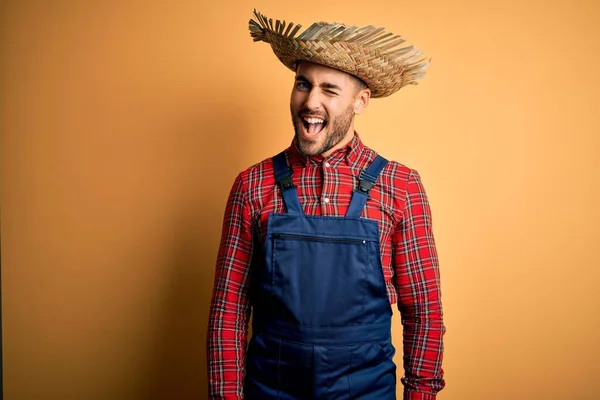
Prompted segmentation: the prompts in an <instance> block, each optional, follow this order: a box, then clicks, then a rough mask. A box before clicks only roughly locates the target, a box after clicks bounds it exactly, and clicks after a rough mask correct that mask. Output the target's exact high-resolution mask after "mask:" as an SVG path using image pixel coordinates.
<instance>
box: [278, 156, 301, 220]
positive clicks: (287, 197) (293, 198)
mask: <svg viewBox="0 0 600 400" xmlns="http://www.w3.org/2000/svg"><path fill="white" fill-rule="evenodd" d="M273 167H274V168H275V181H276V182H277V184H278V185H279V186H280V187H281V190H282V193H283V201H284V203H285V206H286V208H287V212H288V214H297V215H304V211H303V210H302V206H301V205H300V199H299V198H298V190H297V188H296V186H295V185H294V183H293V182H292V175H293V172H292V169H291V168H290V167H289V166H288V165H287V160H286V159H285V152H283V151H282V152H281V153H279V154H277V155H276V156H275V157H273Z"/></svg>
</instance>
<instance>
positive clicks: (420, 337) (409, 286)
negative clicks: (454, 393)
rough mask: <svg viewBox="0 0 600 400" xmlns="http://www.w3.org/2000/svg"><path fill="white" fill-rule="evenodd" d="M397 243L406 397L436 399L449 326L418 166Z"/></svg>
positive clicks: (410, 181)
mask: <svg viewBox="0 0 600 400" xmlns="http://www.w3.org/2000/svg"><path fill="white" fill-rule="evenodd" d="M393 244H394V265H395V272H396V273H395V284H396V289H397V291H398V299H399V300H398V308H399V310H400V313H401V318H402V325H403V330H404V337H403V346H404V376H403V377H402V379H401V381H402V383H403V384H404V399H405V400H406V399H411V400H413V399H415V400H432V399H435V398H436V394H437V393H438V392H439V391H440V390H442V389H443V388H444V386H445V381H444V377H443V370H442V356H443V340H442V338H443V335H444V333H445V327H444V324H443V312H442V303H441V291H440V275H439V263H438V257H437V251H436V248H435V242H434V238H433V231H432V225H431V210H430V208H429V203H428V200H427V195H426V193H425V189H424V188H423V185H422V183H421V180H420V177H419V174H418V173H417V172H416V171H411V173H410V175H409V177H408V184H407V192H406V206H405V209H404V213H403V218H402V220H401V221H400V222H399V224H398V226H397V227H396V231H395V233H394V236H393Z"/></svg>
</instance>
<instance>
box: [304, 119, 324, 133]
mask: <svg viewBox="0 0 600 400" xmlns="http://www.w3.org/2000/svg"><path fill="white" fill-rule="evenodd" d="M301 121H302V125H304V129H305V130H306V133H307V134H309V135H318V134H319V133H320V132H321V131H322V130H323V128H325V126H327V121H326V120H325V119H323V118H318V117H302V118H301Z"/></svg>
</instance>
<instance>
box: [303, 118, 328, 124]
mask: <svg viewBox="0 0 600 400" xmlns="http://www.w3.org/2000/svg"><path fill="white" fill-rule="evenodd" d="M304 120H305V121H306V122H308V123H309V124H322V123H323V122H325V121H324V120H322V119H321V118H304Z"/></svg>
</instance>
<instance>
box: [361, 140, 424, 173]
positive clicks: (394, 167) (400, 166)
mask: <svg viewBox="0 0 600 400" xmlns="http://www.w3.org/2000/svg"><path fill="white" fill-rule="evenodd" d="M363 151H364V154H365V156H366V157H367V159H368V160H369V161H370V162H372V161H373V160H375V157H377V156H378V155H379V156H381V157H383V158H385V159H386V160H387V165H386V166H385V168H384V169H383V171H382V174H384V175H387V176H391V177H393V178H395V179H398V178H399V179H402V178H404V179H408V177H409V176H410V174H411V173H413V172H414V170H413V169H412V168H411V167H409V166H408V165H406V164H404V163H402V162H400V161H397V160H394V159H392V158H389V157H388V156H386V154H384V153H382V152H378V151H376V150H375V149H372V148H370V147H367V146H365V147H364V150H363Z"/></svg>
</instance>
